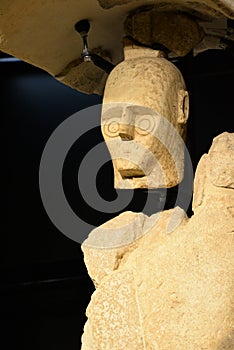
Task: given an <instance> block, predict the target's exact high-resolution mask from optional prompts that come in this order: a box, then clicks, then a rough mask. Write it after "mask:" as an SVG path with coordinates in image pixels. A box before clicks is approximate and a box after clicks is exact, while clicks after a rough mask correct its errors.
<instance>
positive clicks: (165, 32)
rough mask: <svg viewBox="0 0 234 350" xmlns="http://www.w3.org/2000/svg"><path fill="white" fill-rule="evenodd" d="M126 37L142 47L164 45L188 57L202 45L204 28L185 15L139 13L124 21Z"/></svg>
mask: <svg viewBox="0 0 234 350" xmlns="http://www.w3.org/2000/svg"><path fill="white" fill-rule="evenodd" d="M125 34H126V35H129V36H130V37H131V38H133V39H135V40H137V41H138V42H140V43H141V44H143V45H146V46H151V47H152V46H154V45H155V44H157V45H158V44H161V45H163V46H164V47H165V48H167V49H168V50H169V51H171V52H173V53H174V54H176V55H177V56H185V55H187V54H188V53H189V52H190V51H192V49H193V48H194V47H195V46H196V45H197V44H199V43H200V42H201V40H202V39H203V36H204V32H203V29H202V27H200V26H199V24H198V23H197V22H196V21H195V20H194V18H192V17H191V16H188V15H187V14H184V13H176V12H161V11H158V9H157V7H156V8H153V9H146V10H144V9H142V10H141V11H140V10H137V11H135V12H133V13H132V14H130V15H129V16H128V17H127V19H126V21H125Z"/></svg>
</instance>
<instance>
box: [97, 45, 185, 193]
mask: <svg viewBox="0 0 234 350" xmlns="http://www.w3.org/2000/svg"><path fill="white" fill-rule="evenodd" d="M126 56H127V57H126ZM185 89H186V88H185V84H184V81H183V78H182V75H181V73H180V72H179V71H178V70H177V68H176V67H175V66H174V65H173V64H172V63H170V62H169V61H167V60H166V59H164V58H159V57H157V52H155V51H153V50H150V49H149V50H148V49H141V48H137V49H132V50H130V51H128V52H127V54H126V50H125V61H123V62H122V63H120V64H119V65H118V66H117V67H116V68H115V69H114V70H113V71H112V72H111V74H110V76H109V78H108V80H107V84H106V88H105V93H104V100H103V110H102V132H103V136H104V139H105V141H106V142H107V147H108V148H109V151H110V154H111V157H112V160H113V166H114V175H115V188H160V187H172V186H175V185H177V184H178V183H179V182H181V180H182V178H183V168H184V144H183V140H182V138H183V137H184V136H185V124H186V121H187V118H188V94H187V91H186V90H185ZM181 137H182V138H181Z"/></svg>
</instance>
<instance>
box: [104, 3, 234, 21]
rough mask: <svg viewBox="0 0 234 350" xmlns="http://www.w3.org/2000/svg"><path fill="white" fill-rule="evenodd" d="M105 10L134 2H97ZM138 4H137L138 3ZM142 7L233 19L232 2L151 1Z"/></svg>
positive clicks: (233, 6) (233, 7)
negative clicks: (155, 7) (154, 7)
mask: <svg viewBox="0 0 234 350" xmlns="http://www.w3.org/2000/svg"><path fill="white" fill-rule="evenodd" d="M98 1H99V3H100V5H101V6H102V7H103V8H105V9H110V8H113V7H115V6H123V5H126V4H131V3H134V2H135V0H98ZM138 3H139V2H138ZM144 5H155V6H157V8H158V9H159V10H161V11H175V10H179V11H184V12H188V13H190V14H195V15H197V16H198V17H199V16H202V17H204V16H207V17H210V16H217V17H218V16H220V13H222V14H224V15H225V16H227V17H229V16H230V17H234V3H233V1H232V0H193V1H191V0H166V1H165V0H164V1H163V0H153V1H150V2H148V1H145V3H144Z"/></svg>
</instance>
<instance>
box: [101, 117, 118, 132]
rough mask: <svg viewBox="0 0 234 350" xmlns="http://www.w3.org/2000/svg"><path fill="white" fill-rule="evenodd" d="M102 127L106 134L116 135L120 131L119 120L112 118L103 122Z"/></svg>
mask: <svg viewBox="0 0 234 350" xmlns="http://www.w3.org/2000/svg"><path fill="white" fill-rule="evenodd" d="M102 128H103V132H104V134H105V135H107V136H109V137H116V136H118V133H119V121H118V120H117V119H113V118H111V119H109V120H107V121H105V122H104V123H103V125H102Z"/></svg>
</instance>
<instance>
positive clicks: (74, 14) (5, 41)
mask: <svg viewBox="0 0 234 350" xmlns="http://www.w3.org/2000/svg"><path fill="white" fill-rule="evenodd" d="M123 4H124V5H123ZM101 5H102V6H103V7H104V8H103V7H102V6H101ZM101 5H100V4H99V2H98V1H97V0H89V1H85V0H79V1H77V0H11V1H9V0H1V2H0V18H1V21H0V50H1V51H4V52H6V53H9V54H11V55H13V56H15V57H17V58H20V59H22V60H24V61H26V62H28V63H30V64H33V65H35V66H37V67H39V68H42V69H44V70H45V71H47V72H48V73H49V74H51V75H52V76H54V77H55V78H57V79H58V80H60V81H61V82H63V83H64V84H67V85H69V86H71V87H73V88H74V89H76V90H79V91H82V92H86V93H99V94H102V92H103V89H104V85H105V80H106V77H107V76H106V73H105V72H102V71H101V70H100V69H99V68H97V67H96V66H94V65H93V64H92V63H86V64H85V63H81V60H80V55H81V52H82V41H81V38H80V36H79V35H78V34H77V33H76V31H75V29H74V24H75V23H76V22H77V21H79V20H81V19H85V18H87V19H89V20H90V24H91V30H90V33H89V40H88V41H89V47H90V49H91V50H94V49H95V48H96V49H98V48H101V52H108V57H109V60H110V59H111V61H112V62H113V63H114V64H117V63H119V62H121V61H122V59H123V47H122V38H123V36H124V21H125V19H126V17H127V15H128V14H129V12H131V11H132V10H135V9H136V8H138V7H142V6H145V5H154V6H157V9H158V10H159V11H169V10H170V11H171V10H172V11H174V10H175V11H177V10H179V11H184V12H186V13H189V14H192V15H195V17H197V18H200V19H203V20H204V19H213V18H219V17H221V18H222V17H223V16H225V17H230V18H234V2H233V0H219V1H218V0H193V1H190V0H189V1H188V0H176V1H174V0H137V1H135V0H134V1H133V0H131V1H128V0H126V1H111V0H109V1H101ZM115 5H122V6H115ZM106 8H109V10H106ZM101 55H102V54H101ZM104 57H105V54H104Z"/></svg>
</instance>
